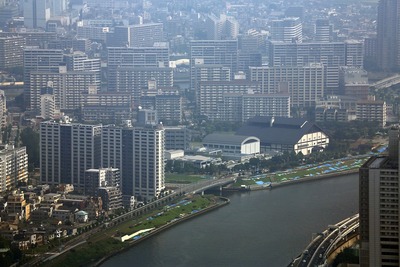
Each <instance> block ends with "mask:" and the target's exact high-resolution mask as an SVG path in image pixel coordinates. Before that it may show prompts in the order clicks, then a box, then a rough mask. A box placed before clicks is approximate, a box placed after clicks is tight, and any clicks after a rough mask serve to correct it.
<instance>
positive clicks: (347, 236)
mask: <svg viewBox="0 0 400 267" xmlns="http://www.w3.org/2000/svg"><path fill="white" fill-rule="evenodd" d="M358 218H359V215H358V214H356V215H354V216H352V217H350V218H346V219H344V220H343V221H341V222H339V223H337V224H335V225H330V226H328V229H327V230H325V231H324V232H322V233H319V234H318V235H317V236H316V237H315V238H314V239H313V240H312V241H311V243H310V244H309V245H308V246H307V248H306V249H305V250H304V252H303V253H302V254H300V255H299V256H298V257H297V258H296V259H295V260H293V262H292V263H291V264H290V265H289V266H297V267H313V266H328V265H329V264H330V263H332V261H333V260H334V259H335V258H336V256H337V254H339V253H340V252H342V251H343V249H345V248H348V247H351V246H352V245H354V243H355V242H357V240H358V238H359V236H358V226H359V220H358Z"/></svg>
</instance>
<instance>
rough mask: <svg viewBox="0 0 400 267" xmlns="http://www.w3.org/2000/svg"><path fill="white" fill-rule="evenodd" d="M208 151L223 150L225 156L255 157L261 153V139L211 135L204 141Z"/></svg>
mask: <svg viewBox="0 0 400 267" xmlns="http://www.w3.org/2000/svg"><path fill="white" fill-rule="evenodd" d="M203 146H204V147H205V148H207V149H208V150H221V151H222V153H223V154H234V155H255V154H259V153H260V139H258V138H257V137H255V136H244V135H227V134H209V135H207V136H206V137H204V139H203Z"/></svg>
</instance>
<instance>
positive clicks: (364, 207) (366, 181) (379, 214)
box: [359, 126, 400, 267]
mask: <svg viewBox="0 0 400 267" xmlns="http://www.w3.org/2000/svg"><path fill="white" fill-rule="evenodd" d="M399 144H400V129H399V127H398V126H394V127H393V128H391V129H390V130H389V153H388V155H380V156H373V157H371V158H370V159H369V160H368V161H367V162H366V163H364V165H363V166H362V167H361V168H360V172H359V173H360V174H359V175H360V180H359V212H360V229H359V231H360V266H363V267H374V266H399V265H400V258H399V253H400V249H399V247H400V239H399V232H400V231H399V223H400V218H399V209H400V204H399V199H400V195H399V187H400V182H399Z"/></svg>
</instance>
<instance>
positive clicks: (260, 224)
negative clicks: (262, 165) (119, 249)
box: [101, 174, 358, 267]
mask: <svg viewBox="0 0 400 267" xmlns="http://www.w3.org/2000/svg"><path fill="white" fill-rule="evenodd" d="M227 196H228V197H229V198H230V199H231V203H230V204H229V205H227V206H225V207H222V208H220V209H217V210H214V211H212V212H210V213H207V214H204V215H201V216H199V217H197V218H194V219H192V220H189V221H187V222H184V223H182V224H179V225H178V226H176V227H173V228H171V229H169V230H167V231H165V232H162V233H160V234H158V235H156V236H154V237H151V238H150V239H148V240H145V241H143V242H141V243H140V244H138V245H137V246H134V247H132V248H131V249H129V250H128V251H126V252H124V253H122V254H118V255H116V256H114V257H112V258H110V259H109V260H108V261H106V262H105V263H103V264H102V265H101V267H114V266H138V267H147V266H149V267H150V266H151V267H169V266H171V267H172V266H174V267H175V266H185V267H186V266H190V267H204V266H207V267H214V266H215V267H223V266H229V267H231V266H246V267H251V266H255V267H259V266H266V267H283V266H287V265H288V264H289V263H290V261H291V259H292V258H294V257H296V256H297V255H298V254H299V253H301V252H302V250H303V249H304V248H305V247H306V246H307V244H308V243H309V242H310V240H311V236H312V233H316V232H321V231H323V230H324V229H326V228H327V226H328V225H329V224H334V223H337V222H339V221H340V220H342V219H344V218H347V217H350V216H351V215H354V214H356V213H358V174H351V175H346V176H341V177H335V178H329V179H322V180H316V181H312V182H307V183H298V184H293V185H288V186H284V187H279V188H274V189H272V190H265V191H253V192H247V193H232V194H229V195H227Z"/></svg>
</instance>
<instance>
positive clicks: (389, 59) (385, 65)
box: [377, 0, 400, 70]
mask: <svg viewBox="0 0 400 267" xmlns="http://www.w3.org/2000/svg"><path fill="white" fill-rule="evenodd" d="M399 27H400V3H399V1H397V0H380V2H379V5H378V20H377V53H378V55H377V59H378V62H377V63H378V66H379V67H380V68H381V69H383V70H393V69H397V68H399V66H400V32H399Z"/></svg>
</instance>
